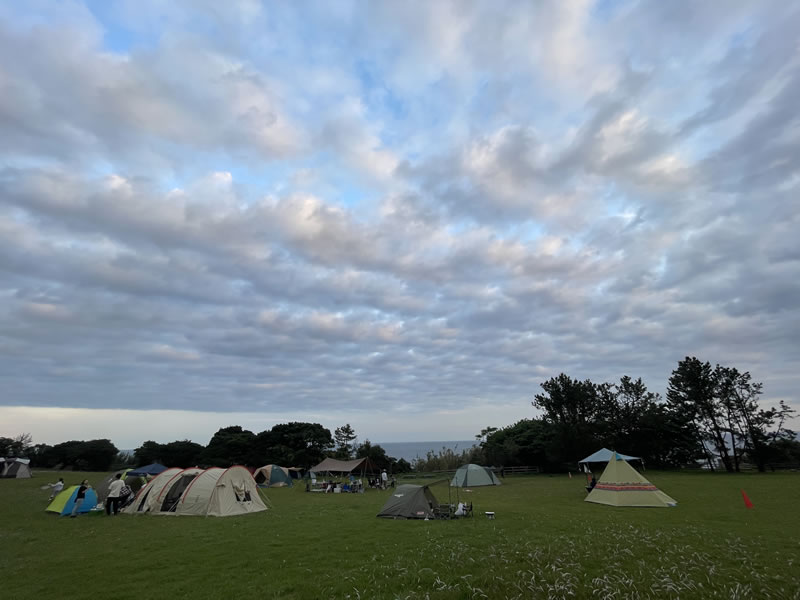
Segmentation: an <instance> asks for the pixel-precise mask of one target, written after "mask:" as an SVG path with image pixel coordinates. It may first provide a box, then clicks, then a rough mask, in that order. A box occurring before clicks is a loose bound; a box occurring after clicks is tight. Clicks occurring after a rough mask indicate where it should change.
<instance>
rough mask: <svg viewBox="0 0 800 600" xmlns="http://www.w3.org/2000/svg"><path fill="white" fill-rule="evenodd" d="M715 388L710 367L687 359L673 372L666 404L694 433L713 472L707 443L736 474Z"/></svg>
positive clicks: (695, 360) (727, 468) (729, 469)
mask: <svg viewBox="0 0 800 600" xmlns="http://www.w3.org/2000/svg"><path fill="white" fill-rule="evenodd" d="M716 385H717V381H716V378H715V376H714V372H713V371H712V369H711V365H710V364H709V363H708V362H706V363H702V362H700V361H699V360H698V359H697V358H695V357H694V356H693V357H691V358H690V357H688V356H687V357H686V358H685V359H684V360H682V361H680V362H678V367H677V368H676V369H675V370H674V371H672V376H671V377H670V378H669V387H668V388H667V402H668V404H669V406H670V408H671V409H672V410H673V411H675V413H676V416H677V417H678V418H680V419H681V420H682V421H683V422H684V423H686V425H687V427H691V428H692V429H693V430H694V432H695V434H696V437H697V442H698V444H700V445H701V446H702V450H703V452H704V453H705V454H706V457H707V459H708V463H709V466H710V467H711V468H712V469H713V468H714V466H713V461H712V460H711V456H710V454H709V452H708V450H707V446H706V443H710V444H711V445H712V446H713V447H714V449H715V450H716V451H717V454H718V455H719V457H720V460H721V461H722V464H723V465H724V466H725V470H727V471H733V470H734V468H735V467H734V464H733V461H732V459H731V456H730V453H729V451H728V445H727V443H726V440H725V430H726V426H725V422H724V414H723V411H722V409H721V405H720V404H719V403H718V402H717V401H716V394H715V392H716Z"/></svg>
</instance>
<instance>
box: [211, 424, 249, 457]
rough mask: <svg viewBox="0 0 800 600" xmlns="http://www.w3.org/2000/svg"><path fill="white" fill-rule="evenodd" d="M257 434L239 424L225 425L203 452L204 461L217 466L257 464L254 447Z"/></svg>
mask: <svg viewBox="0 0 800 600" xmlns="http://www.w3.org/2000/svg"><path fill="white" fill-rule="evenodd" d="M255 446H256V436H255V434H254V433H253V432H252V431H248V430H247V429H242V427H241V426H239V425H232V426H230V427H223V428H221V429H220V430H219V431H217V432H216V433H215V434H214V435H213V436H212V437H211V441H210V442H209V443H208V446H206V448H205V451H204V452H203V456H202V462H203V463H204V464H207V465H214V466H216V467H229V466H231V465H253V466H256V465H255V463H256V462H257V459H256V457H255V456H254V447H255Z"/></svg>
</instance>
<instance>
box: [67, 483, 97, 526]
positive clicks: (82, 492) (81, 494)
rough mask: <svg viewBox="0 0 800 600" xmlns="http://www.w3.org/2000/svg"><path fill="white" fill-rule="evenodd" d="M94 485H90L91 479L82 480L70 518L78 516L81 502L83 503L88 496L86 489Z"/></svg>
mask: <svg viewBox="0 0 800 600" xmlns="http://www.w3.org/2000/svg"><path fill="white" fill-rule="evenodd" d="M91 487H92V486H90V485H89V480H88V479H84V480H83V481H81V485H80V486H79V487H78V492H77V494H75V504H74V505H73V507H72V512H71V513H70V515H69V516H70V518H71V519H74V518H75V517H77V516H78V510H80V508H81V504H83V500H84V499H85V498H86V490H88V489H90V488H91Z"/></svg>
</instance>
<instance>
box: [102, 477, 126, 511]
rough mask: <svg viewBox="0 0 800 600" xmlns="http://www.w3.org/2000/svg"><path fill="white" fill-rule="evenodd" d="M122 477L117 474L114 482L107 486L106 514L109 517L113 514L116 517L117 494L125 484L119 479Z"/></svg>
mask: <svg viewBox="0 0 800 600" xmlns="http://www.w3.org/2000/svg"><path fill="white" fill-rule="evenodd" d="M121 477H122V476H121V475H120V474H119V473H117V475H116V478H115V479H114V481H112V482H111V485H110V486H108V496H106V514H107V515H110V514H111V512H112V511H113V512H114V515H115V516H116V515H117V513H119V492H120V490H121V489H122V488H123V487H124V486H125V482H124V481H122V479H120V478H121Z"/></svg>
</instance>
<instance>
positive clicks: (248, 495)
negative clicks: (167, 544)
mask: <svg viewBox="0 0 800 600" xmlns="http://www.w3.org/2000/svg"><path fill="white" fill-rule="evenodd" d="M262 510H267V507H266V506H265V505H264V502H263V501H262V500H261V498H260V497H259V495H258V486H257V485H256V482H255V480H254V479H253V476H252V475H251V474H250V471H248V470H247V469H245V468H244V467H238V466H237V467H230V468H228V469H222V468H219V467H214V468H211V469H197V468H194V469H167V470H166V471H164V472H163V473H161V474H160V475H158V476H157V477H156V478H155V479H153V481H151V482H150V483H148V484H147V485H146V486H145V487H143V488H142V489H141V490H140V491H139V494H137V496H136V498H135V499H134V500H133V502H132V503H131V504H130V505H128V506H127V507H126V508H124V509H123V510H122V512H123V513H128V514H136V513H146V512H149V513H153V514H157V515H164V514H173V515H201V516H212V517H230V516H234V515H243V514H248V513H254V512H260V511H262Z"/></svg>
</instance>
